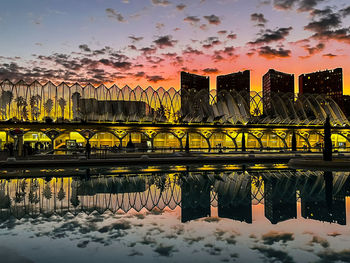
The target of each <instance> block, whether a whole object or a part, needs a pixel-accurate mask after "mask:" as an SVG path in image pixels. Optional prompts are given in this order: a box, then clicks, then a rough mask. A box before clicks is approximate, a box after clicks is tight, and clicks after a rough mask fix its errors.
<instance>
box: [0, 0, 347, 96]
mask: <svg viewBox="0 0 350 263" xmlns="http://www.w3.org/2000/svg"><path fill="white" fill-rule="evenodd" d="M0 32H1V41H0V82H1V81H2V80H4V79H5V78H8V79H10V80H11V81H16V80H19V79H24V80H26V81H28V82H30V81H31V80H34V79H38V80H41V81H47V80H51V81H54V82H56V83H58V82H61V81H67V82H81V83H84V82H91V83H95V84H98V83H104V84H106V85H107V86H108V85H110V84H112V83H116V84H117V85H118V86H124V85H129V86H131V87H135V86H136V85H141V86H142V87H144V88H146V87H147V86H149V85H151V86H153V87H155V88H156V87H160V86H162V87H164V88H166V89H168V88H170V87H174V88H176V89H179V88H180V72H181V71H188V72H191V73H194V74H199V75H206V76H210V77H211V81H210V82H211V83H210V84H211V85H210V87H211V89H215V88H216V76H217V75H223V74H228V73H232V72H237V71H243V70H247V69H249V70H251V89H252V90H255V91H261V88H262V76H263V75H264V74H265V73H266V72H267V71H268V70H269V69H270V68H274V69H276V70H278V71H282V72H286V73H291V74H295V87H296V89H295V91H296V92H298V76H299V75H300V74H303V73H309V72H314V71H319V70H325V69H333V68H337V67H341V68H343V73H344V93H345V94H350V60H349V55H348V54H350V2H349V1H348V0H249V1H247V0H216V1H214V0H210V1H209V0H191V1H189V0H183V1H178V0H143V1H139V0H138V1H136V0H94V1H92V0H86V1H78V0H70V1H68V0H53V1H44V0H11V1H1V3H0Z"/></svg>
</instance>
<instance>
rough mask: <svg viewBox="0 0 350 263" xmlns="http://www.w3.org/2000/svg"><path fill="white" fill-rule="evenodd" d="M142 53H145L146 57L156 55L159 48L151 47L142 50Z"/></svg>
mask: <svg viewBox="0 0 350 263" xmlns="http://www.w3.org/2000/svg"><path fill="white" fill-rule="evenodd" d="M140 51H141V52H142V53H143V55H144V56H146V55H150V54H154V53H156V52H157V48H156V47H155V46H153V45H152V46H150V47H144V48H141V49H140Z"/></svg>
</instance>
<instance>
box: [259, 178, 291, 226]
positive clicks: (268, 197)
mask: <svg viewBox="0 0 350 263" xmlns="http://www.w3.org/2000/svg"><path fill="white" fill-rule="evenodd" d="M264 189H265V190H264V192H265V194H264V197H265V217H266V218H267V219H268V220H270V222H271V223H272V224H277V223H279V222H282V221H285V220H288V219H292V218H296V217H297V199H296V188H295V183H294V180H292V179H289V178H280V179H277V178H265V179H264Z"/></svg>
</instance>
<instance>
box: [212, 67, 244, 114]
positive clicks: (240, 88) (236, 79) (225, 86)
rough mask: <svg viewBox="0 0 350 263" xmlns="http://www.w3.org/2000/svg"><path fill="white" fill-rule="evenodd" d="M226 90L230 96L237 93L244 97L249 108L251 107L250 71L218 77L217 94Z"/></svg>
mask: <svg viewBox="0 0 350 263" xmlns="http://www.w3.org/2000/svg"><path fill="white" fill-rule="evenodd" d="M223 90H226V91H227V92H229V93H230V94H232V91H236V92H237V93H240V94H241V95H242V96H243V99H244V100H245V102H246V104H247V105H248V107H249V106H250V70H245V71H243V72H235V73H231V74H228V75H221V76H217V77H216V91H217V94H218V93H219V92H221V91H223Z"/></svg>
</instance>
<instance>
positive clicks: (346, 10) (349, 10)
mask: <svg viewBox="0 0 350 263" xmlns="http://www.w3.org/2000/svg"><path fill="white" fill-rule="evenodd" d="M340 13H341V14H342V15H343V16H344V17H346V16H348V15H350V6H348V7H346V8H343V9H341V10H340Z"/></svg>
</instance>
